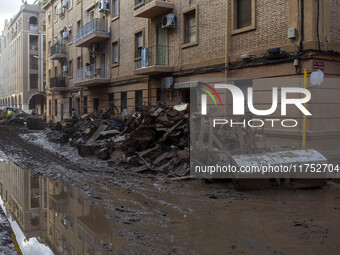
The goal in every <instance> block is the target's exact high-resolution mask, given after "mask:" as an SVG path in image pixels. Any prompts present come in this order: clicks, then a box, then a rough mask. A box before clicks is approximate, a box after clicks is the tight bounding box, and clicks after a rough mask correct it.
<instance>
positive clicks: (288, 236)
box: [0, 127, 340, 254]
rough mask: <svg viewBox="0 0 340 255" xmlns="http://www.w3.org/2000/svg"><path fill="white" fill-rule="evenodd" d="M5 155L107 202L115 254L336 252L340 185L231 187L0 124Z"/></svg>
mask: <svg viewBox="0 0 340 255" xmlns="http://www.w3.org/2000/svg"><path fill="white" fill-rule="evenodd" d="M0 150H1V151H3V152H4V153H5V154H6V155H7V157H8V160H11V161H13V162H15V163H16V164H17V165H20V166H23V167H27V168H30V169H31V170H34V171H36V172H37V173H39V174H41V175H43V176H45V177H48V178H50V179H51V180H58V181H59V180H63V181H65V182H68V183H70V184H71V185H73V186H74V187H78V188H79V189H80V190H81V191H82V193H84V194H85V196H86V197H87V200H88V201H89V202H90V203H92V204H94V205H97V206H99V207H101V208H104V209H106V211H108V213H106V218H107V219H110V221H111V222H112V224H113V225H114V229H113V231H112V235H113V236H114V240H117V241H116V242H117V243H115V244H114V247H116V248H115V249H117V253H118V254H338V251H339V250H340V243H339V237H340V217H339V216H340V185H339V184H338V183H335V182H332V181H329V182H328V185H327V186H326V187H323V188H321V189H312V190H297V191H295V190H279V189H275V190H274V189H273V190H263V191H253V192H238V191H236V190H235V189H234V188H233V186H232V184H231V183H230V182H218V183H214V182H207V181H203V180H186V181H170V180H168V179H167V178H166V177H165V176H163V175H161V174H160V175H154V174H137V173H134V172H133V171H132V170H131V169H122V168H114V167H108V166H107V165H106V162H104V161H102V162H100V161H98V160H97V159H91V158H87V159H83V158H81V157H80V156H78V155H77V152H76V151H75V149H73V148H70V147H69V146H68V145H59V144H52V143H48V142H47V140H46V135H45V132H43V131H41V132H28V131H27V130H25V129H18V128H13V127H0Z"/></svg>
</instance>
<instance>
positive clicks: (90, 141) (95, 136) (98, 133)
mask: <svg viewBox="0 0 340 255" xmlns="http://www.w3.org/2000/svg"><path fill="white" fill-rule="evenodd" d="M107 128H108V126H107V125H101V126H100V127H99V128H98V129H97V131H96V132H94V134H93V135H92V136H91V137H90V139H89V140H87V142H86V144H90V143H93V142H95V141H96V140H97V139H98V138H99V136H100V133H101V132H103V131H105V130H106V129H107Z"/></svg>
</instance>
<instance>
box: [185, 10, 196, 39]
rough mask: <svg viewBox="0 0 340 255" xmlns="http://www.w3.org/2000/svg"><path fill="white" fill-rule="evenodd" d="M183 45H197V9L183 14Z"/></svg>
mask: <svg viewBox="0 0 340 255" xmlns="http://www.w3.org/2000/svg"><path fill="white" fill-rule="evenodd" d="M183 15H184V19H183V20H184V42H183V43H184V45H186V44H190V45H192V44H196V43H197V8H194V9H191V10H189V11H187V12H185V13H184V14H183Z"/></svg>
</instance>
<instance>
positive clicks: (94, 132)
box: [47, 104, 189, 176]
mask: <svg viewBox="0 0 340 255" xmlns="http://www.w3.org/2000/svg"><path fill="white" fill-rule="evenodd" d="M188 119H189V105H188V104H185V105H178V106H174V107H167V106H164V105H161V104H158V105H157V106H155V107H153V108H150V109H149V108H144V109H143V110H142V111H141V113H136V112H131V111H127V110H125V111H124V112H123V113H122V114H121V115H120V116H117V115H116V114H115V113H114V106H112V107H111V108H110V109H109V110H108V111H106V112H100V111H96V112H93V113H91V114H85V115H83V116H81V117H80V119H79V120H74V119H66V120H64V121H62V122H58V123H56V124H53V123H51V124H50V127H51V130H52V131H51V132H49V133H48V134H47V136H48V138H49V140H50V141H52V142H59V143H68V142H69V143H70V144H71V145H72V146H74V147H76V148H77V150H78V153H79V155H81V156H82V157H87V156H94V155H96V156H97V158H98V159H102V160H108V165H109V166H113V165H117V164H119V165H123V166H126V167H129V168H131V167H133V168H135V171H136V172H143V171H155V172H162V173H165V174H170V175H172V176H185V175H186V174H188V173H189V148H188V147H189V131H188V122H189V121H188Z"/></svg>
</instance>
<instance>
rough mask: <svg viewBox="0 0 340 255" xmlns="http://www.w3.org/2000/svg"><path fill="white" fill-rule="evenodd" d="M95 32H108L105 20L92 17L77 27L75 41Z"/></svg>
mask: <svg viewBox="0 0 340 255" xmlns="http://www.w3.org/2000/svg"><path fill="white" fill-rule="evenodd" d="M96 32H101V33H109V30H108V25H107V20H105V19H94V20H92V21H90V22H89V23H87V24H85V25H84V26H82V27H81V28H79V29H78V30H77V37H76V42H77V41H79V40H81V39H83V38H86V37H87V36H90V35H91V34H93V33H96Z"/></svg>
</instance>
